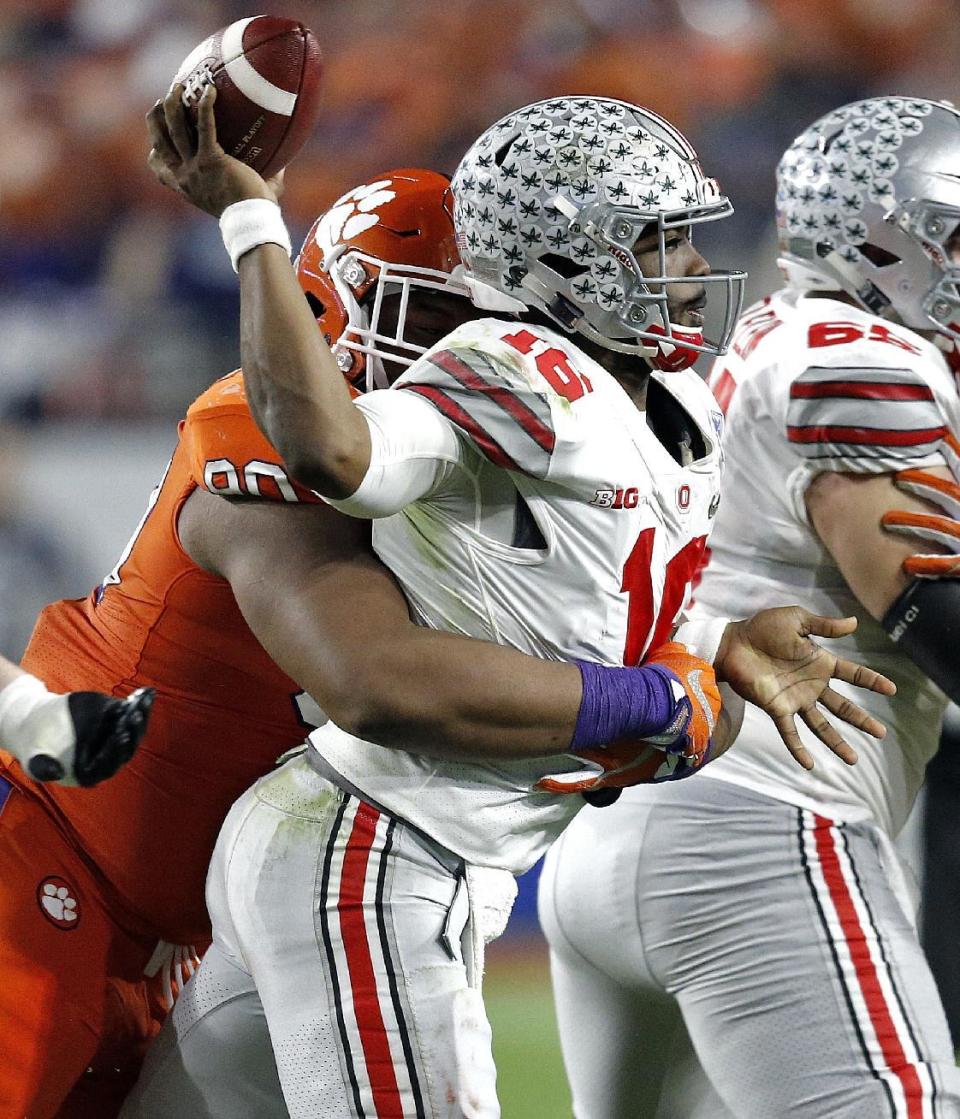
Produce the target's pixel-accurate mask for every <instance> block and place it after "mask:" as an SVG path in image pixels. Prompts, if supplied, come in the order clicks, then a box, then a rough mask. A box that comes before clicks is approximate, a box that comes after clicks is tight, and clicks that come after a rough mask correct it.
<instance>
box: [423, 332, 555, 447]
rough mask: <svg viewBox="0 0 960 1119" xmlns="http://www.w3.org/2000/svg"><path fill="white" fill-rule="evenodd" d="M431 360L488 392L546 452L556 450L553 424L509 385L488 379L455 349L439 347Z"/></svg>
mask: <svg viewBox="0 0 960 1119" xmlns="http://www.w3.org/2000/svg"><path fill="white" fill-rule="evenodd" d="M430 360H431V361H432V362H433V364H434V365H436V366H438V367H439V368H440V369H442V370H443V371H444V373H449V374H450V376H451V377H453V378H455V379H456V380H457V381H459V382H460V384H461V385H463V387H464V388H467V389H471V390H472V391H474V392H482V393H483V394H484V396H488V397H489V398H490V399H491V400H492V401H493V402H494V404H497V405H499V406H500V407H501V408H502V409H503V410H504V412H506V413H507V415H509V416H511V417H512V418H513V419H515V420H516V421H517V423H518V424H519V425H520V426H521V427H522V428H523V430H524V431H525V432H526V433H527V434H528V435H529V436H530V438H531V439H533V440H534V442H535V443H537V444H538V445H539V446H540V447H542V448H543V449H544V450H545V451H546V452H547V454H552V453H553V449H554V447H555V446H556V445H557V438H556V436H555V435H554V433H553V430H552V428H549V427H547V425H546V424H545V423H544V422H543V421H542V420H541V419H540V418H539V417H538V416H537V414H536V412H534V411H533V409H531V408H529V407H528V406H527V405H526V404H524V402H523V401H522V400H521V399H520V398H519V397H518V396H517V395H516V394H515V393H513V392H511V391H510V389H508V388H506V387H505V386H503V385H496V384H491V383H490V382H489V381H487V380H485V379H484V378H483V377H481V376H480V374H479V373H478V372H477V371H476V370H475V369H473V368H471V366H469V365H468V364H467V363H466V362H465V361H464V360H463V359H462V358H459V357H457V355H456V354H455V353H454V352H453V351H452V350H440V351H439V353H435V354H433V356H432V357H431V358H430Z"/></svg>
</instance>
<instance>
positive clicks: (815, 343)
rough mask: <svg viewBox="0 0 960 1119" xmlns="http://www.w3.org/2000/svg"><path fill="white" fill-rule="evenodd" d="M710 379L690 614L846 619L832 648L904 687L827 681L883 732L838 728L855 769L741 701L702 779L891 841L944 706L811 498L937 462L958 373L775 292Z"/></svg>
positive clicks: (885, 329) (900, 331) (884, 332)
mask: <svg viewBox="0 0 960 1119" xmlns="http://www.w3.org/2000/svg"><path fill="white" fill-rule="evenodd" d="M711 384H712V385H713V388H714V391H715V393H716V394H717V398H718V400H719V401H720V402H721V404H722V405H723V406H725V407H726V412H727V429H726V435H725V440H724V451H725V454H726V459H727V469H726V474H725V479H724V498H723V502H722V504H721V508H720V511H719V514H718V516H717V524H716V528H715V531H714V533H713V535H712V537H711V540H710V552H711V558H710V562H709V565H708V567H707V569H706V572H705V574H704V577H703V581H702V583H701V585H700V587H699V588H698V590H697V592H696V598H697V605H696V607H695V610H694V616H697V615H698V614H700V615H701V616H703V615H704V614H706V615H713V614H718V615H723V616H732V617H743V616H747V615H749V614H752V613H753V612H754V611H756V610H759V609H762V608H764V607H768V606H778V605H783V604H787V603H791V602H798V603H800V604H802V605H803V606H806V607H807V608H808V609H810V610H813V611H814V612H816V613H819V614H837V615H848V614H855V615H856V616H857V618H858V619H859V627H858V629H857V631H856V633H855V634H854V635H853V636H852V637H850V638H846V639H844V640H842V641H836V642H830V648H831V650H834V649H835V650H836V652H837V653H839V654H841V655H845V656H849V657H851V658H853V659H854V660H858V661H861V662H863V663H865V664H868V665H870V666H871V667H872V668H876V669H879V670H880V671H881V672H883V673H884V674H886V675H888V676H890V677H891V678H892V679H893V680H895V681H896V684H897V687H898V692H897V695H896V696H895V697H893V698H892V699H888V698H886V697H884V696H879V695H877V694H875V693H874V692H862V691H857V690H856V689H852V688H849V687H846V686H844V685H842V684H835V685H834V687H836V689H837V690H838V691H841V692H844V693H845V694H847V695H849V696H850V697H851V698H852V699H853V700H854V701H855V702H857V703H858V704H860V705H861V706H863V707H865V708H867V709H868V710H870V711H871V712H872V713H873V714H874V715H876V717H877V718H878V719H880V720H881V721H882V722H884V723H886V725H887V727H888V734H887V737H886V738H885V739H884V740H883V741H882V742H878V741H876V740H875V739H872V738H869V737H868V736H867V735H865V734H862V733H860V732H857V731H855V730H853V729H852V728H850V727H845V728H844V736H845V737H846V738H847V740H848V741H849V742H850V743H851V745H853V746H854V747H855V748H856V750H857V753H858V754H859V756H860V760H859V762H858V764H857V765H855V766H853V767H850V766H847V765H845V764H844V763H843V762H841V761H839V760H838V759H837V758H836V757H835V756H834V755H833V754H831V753H829V752H828V751H827V750H825V749H824V748H823V747H822V746H820V745H819V744H818V743H816V741H815V740H814V739H813V736H812V735H810V734H808V733H807V732H806V728H805V727H803V726H801V728H800V729H801V736H802V737H803V738H804V740H805V742H806V743H807V745H809V746H810V748H811V751H812V752H813V754H814V757H815V761H816V768H815V769H814V770H813V771H812V772H810V773H806V772H804V771H803V770H801V769H800V767H799V766H798V765H797V764H796V762H794V761H793V759H792V758H791V757H790V755H789V754H788V753H787V751H786V749H785V748H784V747H783V746H782V744H781V743H780V742H779V739H778V737H777V735H776V733H775V732H774V729H773V727H772V725H771V724H770V722H769V720H768V719H767V717H766V716H765V715H763V714H762V713H761V712H760V711H758V710H757V709H756V708H753V707H751V706H750V705H749V704H748V705H747V713H746V717H745V719H744V723H743V729H742V730H741V732H740V735H739V737H738V739H737V742H736V744H735V746H734V747H733V749H732V750H730V751H729V753H727V754H725V755H724V756H723V757H722V758H719V759H718V760H717V761H716V762H714V763H713V764H712V765H710V766H709V767H707V769H705V770H704V774H705V775H706V776H708V777H712V778H719V779H721V780H724V781H732V782H734V783H736V784H738V785H743V786H746V787H747V788H750V789H754V790H756V791H759V792H762V793H766V794H768V795H770V796H774V797H777V798H778V799H780V800H785V801H788V802H790V803H792V804H796V805H799V806H800V807H804V808H810V809H814V810H816V811H818V812H821V813H823V814H825V815H828V816H830V817H831V818H834V819H837V820H841V821H843V820H856V819H863V818H867V817H871V818H873V819H874V820H875V821H876V822H877V823H878V824H879V825H880V826H881V827H883V828H885V829H887V830H888V831H889V832H890V833H891V834H896V833H897V832H898V831H899V830H900V828H901V827H902V825H903V823H904V821H905V819H906V817H907V814H908V813H909V811H910V807H911V805H912V803H913V801H914V798H915V796H916V793H917V790H918V789H919V787H920V784H921V782H922V780H923V773H924V769H925V767H926V764H927V761H928V760H929V758H930V756H931V755H932V754H933V752H934V750H935V749H936V745H937V740H938V735H939V729H940V722H941V716H942V714H943V707H944V703H945V700H944V698H943V695H942V693H941V692H940V691H939V689H937V688H936V687H935V686H934V685H933V684H931V683H930V682H929V681H928V680H927V679H926V677H925V676H924V675H923V673H922V672H920V670H919V669H918V668H916V667H915V666H914V665H913V663H912V662H911V661H910V660H908V659H907V658H906V657H905V656H903V655H901V654H900V653H898V652H897V650H896V647H895V646H894V644H893V643H892V642H891V641H890V640H889V638H888V637H887V636H886V634H885V633H884V632H883V630H882V628H881V627H880V626H879V625H878V624H877V623H876V622H875V621H873V619H872V618H871V617H870V616H869V615H868V614H867V612H866V610H864V608H863V607H862V606H861V605H860V603H859V602H858V601H857V600H856V599H855V598H854V596H853V594H852V593H851V591H850V589H849V588H848V587H847V585H846V583H845V581H844V579H843V577H842V576H841V574H840V572H839V570H838V569H837V567H836V565H835V564H834V562H833V561H832V559H831V557H830V556H829V555H828V554H827V552H826V551H825V550H824V549H823V547H822V546H821V544H820V542H819V540H818V538H817V536H816V534H815V532H814V531H813V529H812V527H811V525H810V523H809V520H808V517H807V514H806V509H805V505H804V493H805V491H806V489H807V487H808V485H809V484H810V482H811V481H812V480H813V478H814V477H815V476H816V475H817V474H819V473H821V472H823V471H825V470H835V471H848V472H853V473H886V472H890V471H896V470H901V469H905V468H906V467H908V466H928V465H933V464H939V465H942V464H943V463H944V458H943V457H942V456H941V454H940V452H939V450H938V447H939V444H940V442H941V440H942V438H943V436H944V434H945V433H946V431H947V430H948V429H949V430H950V431H953V432H958V431H960V398H958V395H957V388H956V385H955V383H954V379H953V376H952V374H951V373H950V371H949V369H948V367H947V365H946V362H945V361H944V359H943V357H942V355H941V353H940V351H939V350H937V348H936V347H935V346H933V345H931V344H930V343H929V342H927V341H926V340H924V339H923V338H921V337H920V336H919V335H917V334H915V333H913V332H912V331H909V330H907V329H905V328H903V327H899V326H891V325H890V324H889V323H886V322H884V321H883V320H881V319H878V318H876V317H875V316H873V315H870V314H867V313H866V312H864V311H861V310H859V309H857V308H854V307H852V306H849V305H848V304H846V303H840V302H837V301H835V300H832V299H831V300H828V299H820V298H802V297H800V296H798V295H797V294H796V293H793V292H790V291H783V292H779V293H778V294H776V295H774V296H772V297H770V298H769V299H765V300H764V301H763V302H762V303H760V304H757V305H756V306H755V307H753V308H751V309H750V310H749V311H748V312H747V313H746V314H745V315H744V316H743V318H742V319H741V322H740V325H739V327H738V330H737V333H736V335H735V337H734V342H733V346H732V348H731V351H730V353H729V354H728V355H727V356H726V358H723V359H720V360H719V361H718V362H717V363H716V365H715V367H714V371H713V375H712V377H711Z"/></svg>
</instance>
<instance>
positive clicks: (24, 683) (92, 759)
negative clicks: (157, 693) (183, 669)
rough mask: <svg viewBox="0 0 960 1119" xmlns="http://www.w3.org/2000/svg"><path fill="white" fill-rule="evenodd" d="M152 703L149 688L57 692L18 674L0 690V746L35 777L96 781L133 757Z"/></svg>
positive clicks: (71, 782)
mask: <svg viewBox="0 0 960 1119" xmlns="http://www.w3.org/2000/svg"><path fill="white" fill-rule="evenodd" d="M152 704H153V689H152V688H140V689H138V690H137V691H135V692H133V693H132V694H131V695H129V696H127V698H126V699H116V698H114V697H112V696H107V695H101V694H100V693H99V692H70V693H69V694H67V695H56V694H54V693H52V692H49V691H47V689H46V687H45V686H44V684H43V683H42V682H41V681H40V680H38V679H37V678H36V677H35V676H31V675H29V673H22V674H21V675H19V676H17V677H16V678H15V679H14V680H13V681H12V682H11V683H9V684H7V686H6V687H5V688H3V689H2V690H0V745H2V747H3V748H4V749H5V750H7V751H8V752H9V753H11V754H12V755H13V756H14V757H15V758H16V759H17V761H18V762H19V763H20V765H21V766H22V767H23V769H24V771H25V772H26V773H29V774H30V776H31V777H33V778H34V779H35V780H37V781H57V782H59V783H60V784H61V785H82V786H89V785H96V784H97V783H98V782H100V781H103V780H105V779H106V778H107V777H112V776H113V774H114V773H116V771H117V770H118V769H119V768H120V767H121V766H122V765H124V764H125V763H126V762H128V761H129V760H130V758H132V757H133V755H134V752H135V751H136V749H137V746H138V745H139V743H140V740H141V738H142V737H143V735H144V732H145V731H146V729H147V721H148V717H149V714H150V708H151V706H152Z"/></svg>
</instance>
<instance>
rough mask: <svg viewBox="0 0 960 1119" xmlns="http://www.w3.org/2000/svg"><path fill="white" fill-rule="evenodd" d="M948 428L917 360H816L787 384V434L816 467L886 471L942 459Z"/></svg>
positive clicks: (873, 472)
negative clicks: (878, 362)
mask: <svg viewBox="0 0 960 1119" xmlns="http://www.w3.org/2000/svg"><path fill="white" fill-rule="evenodd" d="M946 434H947V426H946V421H945V417H944V414H943V411H942V410H941V407H940V405H939V403H938V402H937V399H936V395H935V393H934V391H933V388H932V387H931V385H930V383H929V382H928V380H927V379H926V378H925V377H924V376H923V373H922V372H921V370H920V369H919V368H917V367H916V366H915V365H911V364H910V363H909V362H904V364H903V365H902V366H898V367H896V368H888V367H882V366H869V367H868V366H866V365H864V366H859V365H845V366H829V365H822V366H820V365H810V366H809V367H808V368H806V369H805V370H804V371H803V372H802V373H801V374H800V375H799V376H798V377H796V378H795V379H794V380H793V382H792V384H791V385H790V389H789V400H788V403H787V411H786V437H787V441H788V443H789V444H790V446H791V447H792V448H793V450H794V451H795V452H796V453H797V455H799V456H800V457H801V458H803V459H805V460H807V463H808V464H809V466H811V467H812V468H814V469H816V470H818V471H823V470H835V471H844V472H848V473H865V474H886V473H892V472H894V471H897V470H902V469H904V468H906V467H909V466H929V465H932V464H933V463H935V462H938V461H942V455H941V452H940V448H941V444H942V441H943V438H944V436H945V435H946Z"/></svg>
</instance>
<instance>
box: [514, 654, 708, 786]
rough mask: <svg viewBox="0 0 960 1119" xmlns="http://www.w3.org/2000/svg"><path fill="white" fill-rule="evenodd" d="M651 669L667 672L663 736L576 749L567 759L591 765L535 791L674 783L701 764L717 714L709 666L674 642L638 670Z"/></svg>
mask: <svg viewBox="0 0 960 1119" xmlns="http://www.w3.org/2000/svg"><path fill="white" fill-rule="evenodd" d="M653 665H657V666H659V667H660V668H662V669H666V670H667V675H668V676H669V677H670V679H671V683H672V687H673V693H674V711H673V715H672V717H671V720H670V722H669V724H668V725H667V726H666V727H664V730H663V732H662V733H660V734H657V735H651V736H650V737H648V738H646V739H644V740H642V741H641V740H638V739H620V740H618V741H617V742H613V743H611V744H610V745H609V746H597V747H592V748H589V749H582V750H577V752H576V753H575V754H571V755H570V756H571V757H573V758H576V759H577V760H578V761H584V762H587V763H590V767H589V768H584V769H583V770H576V771H574V772H572V773H558V774H551V775H549V776H547V777H542V778H541V779H540V780H539V781H538V782H537V783H536V785H535V786H534V788H535V789H536V791H537V792H542V793H559V794H568V793H584V794H595V793H597V792H599V791H600V790H602V789H624V788H627V787H629V786H630V785H642V784H648V783H650V782H656V781H676V780H678V779H679V778H681V777H688V776H689V775H690V774H691V773H694V772H695V771H696V770H697V769H699V768H700V767H701V766H702V765H704V764H706V762H707V761H708V760H709V751H710V743H711V737H710V736H711V735H712V734H713V728H714V727H715V726H716V722H717V717H718V716H719V714H720V692H719V690H718V689H717V681H716V677H715V676H714V672H713V667H712V665H710V664H708V663H707V662H706V661H704V660H701V659H700V658H699V657H695V656H693V655H692V654H691V653H689V652H687V649H686V646H684V645H681V644H679V643H678V642H676V641H671V642H668V643H667V644H666V645H661V646H660V648H659V649H656V650H654V652H652V653H651V654H650V656H649V657H648V658H647V660H646V661H645V662H644V664H643V666H642V667H643V668H649V667H651V666H653ZM591 799H592V797H591ZM594 802H595V803H597V802H596V801H594Z"/></svg>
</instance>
